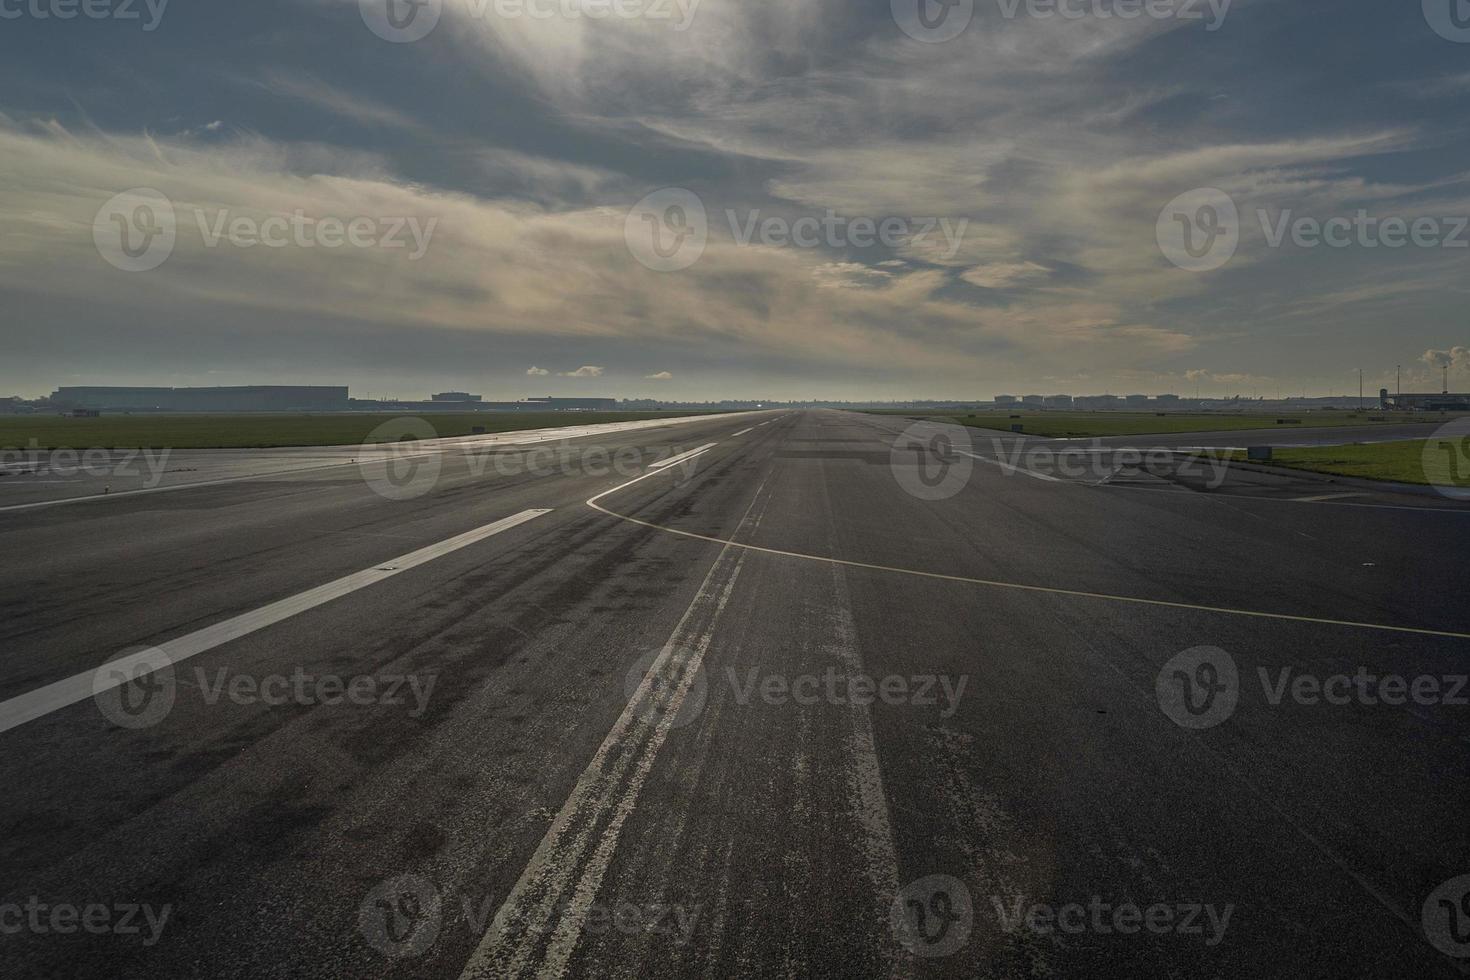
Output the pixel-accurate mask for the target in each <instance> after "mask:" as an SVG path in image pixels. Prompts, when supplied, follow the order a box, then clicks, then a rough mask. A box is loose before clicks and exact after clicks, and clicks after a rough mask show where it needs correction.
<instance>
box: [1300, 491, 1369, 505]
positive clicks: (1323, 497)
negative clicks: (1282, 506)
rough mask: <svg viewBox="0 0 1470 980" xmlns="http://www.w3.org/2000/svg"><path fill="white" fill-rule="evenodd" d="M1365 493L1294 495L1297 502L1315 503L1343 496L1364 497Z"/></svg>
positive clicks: (1339, 498) (1338, 498)
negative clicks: (1313, 495)
mask: <svg viewBox="0 0 1470 980" xmlns="http://www.w3.org/2000/svg"><path fill="white" fill-rule="evenodd" d="M1366 496H1368V495H1367V494H1366V493H1324V494H1319V495H1318V496H1315V497H1294V498H1293V499H1294V500H1295V501H1296V502H1297V503H1299V504H1315V503H1319V502H1321V501H1323V500H1342V499H1343V498H1344V497H1366Z"/></svg>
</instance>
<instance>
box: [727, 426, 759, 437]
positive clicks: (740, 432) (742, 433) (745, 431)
mask: <svg viewBox="0 0 1470 980" xmlns="http://www.w3.org/2000/svg"><path fill="white" fill-rule="evenodd" d="M754 428H756V427H755V426H753V425H752V426H751V427H750V429H754ZM750 429H741V430H740V431H739V432H737V433H735V435H732V436H731V437H730V438H731V439H734V438H735V436H743V435H745V434H746V433H747V432H749V431H750Z"/></svg>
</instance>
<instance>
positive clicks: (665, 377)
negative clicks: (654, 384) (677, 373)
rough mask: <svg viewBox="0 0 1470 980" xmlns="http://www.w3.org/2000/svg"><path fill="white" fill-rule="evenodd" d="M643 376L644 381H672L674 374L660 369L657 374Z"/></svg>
mask: <svg viewBox="0 0 1470 980" xmlns="http://www.w3.org/2000/svg"><path fill="white" fill-rule="evenodd" d="M643 378H644V380H645V381H672V380H674V375H673V374H672V373H670V372H668V371H660V372H658V373H657V374H645V375H644V376H643Z"/></svg>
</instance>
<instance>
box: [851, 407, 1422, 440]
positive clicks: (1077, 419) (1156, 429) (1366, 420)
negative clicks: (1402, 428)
mask: <svg viewBox="0 0 1470 980" xmlns="http://www.w3.org/2000/svg"><path fill="white" fill-rule="evenodd" d="M869 414H873V415H903V416H906V417H909V418H914V419H935V420H939V421H944V422H959V423H961V424H963V425H969V426H974V427H975V428H979V429H999V430H1000V431H1002V432H1009V431H1010V428H1011V426H1013V425H1019V426H1021V427H1022V431H1023V432H1025V433H1026V434H1027V435H1035V436H1052V437H1062V438H1067V437H1084V436H1137V435H1162V434H1167V433H1171V432H1218V431H1226V430H1231V431H1233V430H1236V429H1279V430H1281V431H1283V432H1286V431H1290V430H1291V429H1298V428H1309V427H1317V426H1340V425H1380V424H1386V423H1397V424H1400V425H1402V424H1403V423H1406V422H1425V423H1429V422H1435V423H1443V422H1444V419H1443V418H1441V417H1440V416H1439V415H1438V414H1435V415H1424V416H1412V415H1392V414H1384V413H1381V412H1367V411H1365V412H1361V413H1360V412H1298V413H1296V414H1294V415H1291V414H1285V415H1276V414H1266V415H1260V414H1249V415H1246V414H1241V415H1235V414H1223V413H1222V414H1209V413H1188V412H1178V413H1173V412H1171V413H1168V414H1165V415H1158V414H1155V413H1153V412H1024V411H1022V412H966V411H963V410H956V411H942V412H922V413H921V412H914V411H906V410H897V409H875V410H871V411H870V413H869ZM1277 419H1290V420H1293V421H1291V422H1288V423H1285V424H1278V423H1277V421H1276V420H1277Z"/></svg>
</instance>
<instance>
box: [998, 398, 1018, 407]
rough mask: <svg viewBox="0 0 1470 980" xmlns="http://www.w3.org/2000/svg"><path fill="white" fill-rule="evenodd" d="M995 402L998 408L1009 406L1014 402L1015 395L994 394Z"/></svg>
mask: <svg viewBox="0 0 1470 980" xmlns="http://www.w3.org/2000/svg"><path fill="white" fill-rule="evenodd" d="M995 404H996V406H997V407H998V408H1009V407H1010V406H1012V405H1014V404H1016V396H1015V395H996V396H995Z"/></svg>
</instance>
